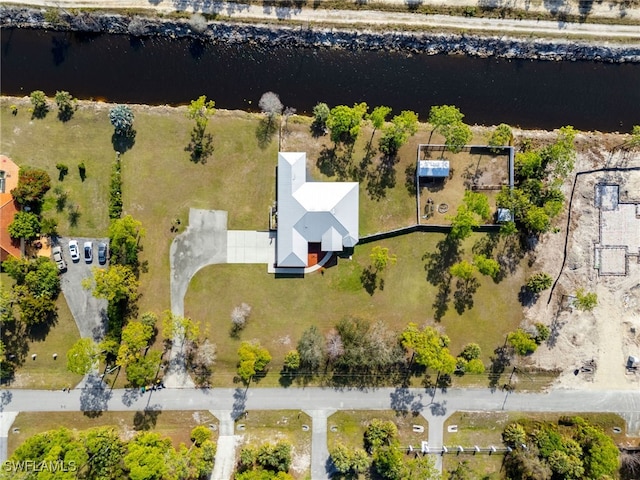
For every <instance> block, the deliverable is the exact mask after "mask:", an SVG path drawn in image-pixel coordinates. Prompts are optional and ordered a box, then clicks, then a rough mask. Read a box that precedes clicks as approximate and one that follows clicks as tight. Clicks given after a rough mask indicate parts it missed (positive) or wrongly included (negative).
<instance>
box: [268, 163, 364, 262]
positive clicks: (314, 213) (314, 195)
mask: <svg viewBox="0 0 640 480" xmlns="http://www.w3.org/2000/svg"><path fill="white" fill-rule="evenodd" d="M277 188H278V198H277V201H278V236H277V247H276V264H277V266H278V267H298V268H299V267H307V266H308V265H307V264H308V253H309V244H310V243H319V244H320V246H321V250H322V251H323V252H340V251H342V250H343V249H344V248H345V247H346V248H348V247H353V246H355V244H356V243H358V206H359V198H358V195H359V186H358V183H357V182H308V181H307V154H306V153H304V152H280V153H278V182H277Z"/></svg>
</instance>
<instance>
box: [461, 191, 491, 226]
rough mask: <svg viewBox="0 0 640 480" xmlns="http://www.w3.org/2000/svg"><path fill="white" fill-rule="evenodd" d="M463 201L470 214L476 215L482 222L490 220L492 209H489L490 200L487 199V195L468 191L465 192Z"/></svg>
mask: <svg viewBox="0 0 640 480" xmlns="http://www.w3.org/2000/svg"><path fill="white" fill-rule="evenodd" d="M462 201H463V202H464V204H465V205H466V206H467V208H468V209H469V211H470V212H473V213H475V214H476V215H478V216H479V217H480V218H481V219H482V220H485V221H487V220H489V218H490V216H491V207H489V198H487V196H486V195H485V194H483V193H476V192H472V191H471V190H467V191H465V192H464V197H463V199H462Z"/></svg>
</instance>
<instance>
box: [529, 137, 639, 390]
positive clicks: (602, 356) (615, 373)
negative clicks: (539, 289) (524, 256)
mask: <svg viewBox="0 0 640 480" xmlns="http://www.w3.org/2000/svg"><path fill="white" fill-rule="evenodd" d="M580 137H581V138H579V139H578V143H579V145H580V147H582V149H583V150H582V151H581V153H580V154H579V156H578V160H577V165H576V169H577V171H585V170H589V169H597V168H604V167H619V168H629V167H640V155H638V154H635V155H634V154H630V153H629V152H622V151H617V152H616V153H614V154H610V153H609V152H607V151H606V150H604V149H602V147H600V148H595V147H594V144H593V143H592V138H591V137H592V135H590V134H587V135H580ZM604 137H606V138H604V140H603V141H604V144H606V145H616V144H617V145H619V144H620V139H619V138H618V139H617V140H616V139H614V138H609V137H610V136H604ZM602 183H606V184H612V185H619V186H620V192H621V197H622V196H623V192H627V193H628V194H629V195H631V194H632V192H639V191H640V189H639V188H638V185H640V171H611V172H599V173H593V174H588V175H583V176H580V177H579V179H578V180H577V182H576V188H575V192H574V195H573V203H572V209H571V222H570V224H569V226H568V227H569V232H568V236H567V250H566V255H567V256H566V263H565V266H564V269H563V270H562V272H560V267H561V265H562V263H563V258H564V240H565V235H566V226H567V225H566V222H567V218H566V216H565V217H564V219H560V222H559V225H561V229H560V232H558V233H555V234H547V235H546V236H545V237H544V238H543V239H542V242H541V243H540V245H539V246H538V247H537V248H536V251H535V255H536V259H535V262H534V264H533V270H534V271H545V272H548V273H550V274H551V275H552V276H553V277H554V278H555V277H557V276H558V275H560V276H559V279H558V283H557V286H556V288H555V290H554V292H553V296H552V297H551V298H550V300H549V297H548V292H543V294H542V296H541V297H540V298H539V299H538V301H537V302H536V303H535V304H534V305H533V306H531V307H528V308H526V309H525V323H526V324H533V323H534V322H539V321H543V322H544V323H546V324H547V325H549V326H550V328H551V332H552V333H551V337H550V339H549V341H548V342H547V343H546V344H544V345H542V346H541V347H540V348H539V349H538V351H537V352H536V353H535V355H533V356H532V357H530V358H528V359H527V360H526V362H525V363H529V364H531V365H532V366H536V367H540V368H545V369H558V370H561V371H562V373H561V374H560V376H559V377H558V379H557V381H556V386H557V387H561V388H585V389H597V390H602V389H630V388H631V389H632V388H638V387H640V373H635V374H634V373H632V372H628V371H627V370H626V368H625V365H626V361H627V358H628V356H629V355H635V356H640V336H639V333H640V281H639V279H640V264H639V263H638V255H637V254H638V252H635V256H629V257H628V258H629V259H630V261H629V262H628V271H627V275H620V276H612V275H600V274H599V273H598V270H597V269H595V268H594V265H595V258H596V257H595V251H596V244H598V242H599V240H600V215H599V213H600V212H599V208H598V207H597V206H596V204H595V192H596V185H597V184H602ZM569 188H570V185H569V184H568V183H567V184H566V185H565V193H566V194H567V197H569V195H570V191H569ZM627 200H629V198H627V199H625V201H627ZM565 215H566V214H565ZM630 253H632V252H630ZM579 288H583V289H584V290H585V291H587V292H595V293H596V294H597V296H598V305H597V306H596V307H595V309H594V310H593V311H592V312H584V311H580V310H578V309H576V308H574V307H573V306H572V298H573V296H574V295H575V292H576V291H577V290H578V289H579ZM548 300H549V301H548Z"/></svg>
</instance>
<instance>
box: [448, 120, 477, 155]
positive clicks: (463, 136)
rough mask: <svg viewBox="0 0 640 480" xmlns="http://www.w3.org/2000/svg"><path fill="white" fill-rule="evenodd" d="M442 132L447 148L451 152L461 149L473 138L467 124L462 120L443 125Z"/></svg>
mask: <svg viewBox="0 0 640 480" xmlns="http://www.w3.org/2000/svg"><path fill="white" fill-rule="evenodd" d="M442 134H443V135H444V144H445V146H446V147H447V150H449V151H450V152H453V153H458V152H460V151H462V148H463V147H464V146H465V145H466V144H467V143H469V142H470V141H471V139H472V138H473V133H472V132H471V128H470V127H469V125H467V124H465V123H462V122H458V123H454V124H452V125H448V126H446V127H443V131H442Z"/></svg>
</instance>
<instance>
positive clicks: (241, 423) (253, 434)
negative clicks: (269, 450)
mask: <svg viewBox="0 0 640 480" xmlns="http://www.w3.org/2000/svg"><path fill="white" fill-rule="evenodd" d="M235 434H236V435H240V436H241V437H242V446H241V447H240V448H242V447H244V446H252V447H259V446H260V445H263V444H264V443H277V442H289V443H290V444H291V445H292V446H293V451H292V462H291V471H292V473H293V474H294V476H295V478H307V476H308V474H309V471H310V467H311V418H310V417H309V416H308V415H307V414H306V413H304V412H301V411H299V410H275V411H266V410H260V411H257V410H252V411H251V412H248V414H247V415H246V416H241V417H240V418H238V419H237V420H236V431H235ZM236 453H238V454H239V453H240V449H238V450H237V451H236Z"/></svg>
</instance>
